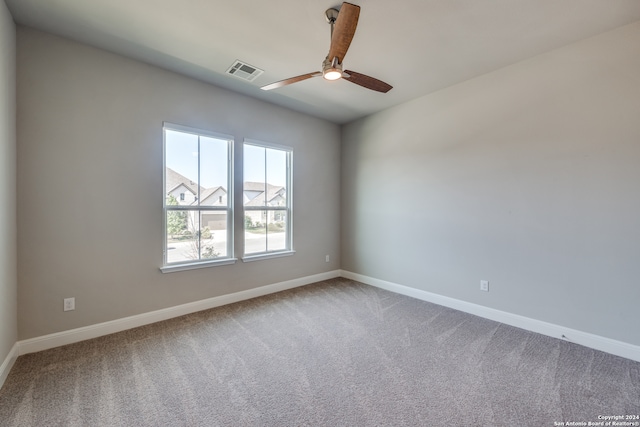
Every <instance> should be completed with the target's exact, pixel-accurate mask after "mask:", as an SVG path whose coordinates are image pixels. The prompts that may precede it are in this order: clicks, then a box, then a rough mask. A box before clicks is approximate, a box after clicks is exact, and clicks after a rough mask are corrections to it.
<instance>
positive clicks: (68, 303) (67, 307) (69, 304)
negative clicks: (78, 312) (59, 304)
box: [64, 298, 76, 311]
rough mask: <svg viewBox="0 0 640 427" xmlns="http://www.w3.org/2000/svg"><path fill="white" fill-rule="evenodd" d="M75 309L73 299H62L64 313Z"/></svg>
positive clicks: (74, 300)
mask: <svg viewBox="0 0 640 427" xmlns="http://www.w3.org/2000/svg"><path fill="white" fill-rule="evenodd" d="M75 309H76V299H75V298H65V299H64V311H71V310H75Z"/></svg>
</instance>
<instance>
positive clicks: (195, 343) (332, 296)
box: [0, 279, 640, 427]
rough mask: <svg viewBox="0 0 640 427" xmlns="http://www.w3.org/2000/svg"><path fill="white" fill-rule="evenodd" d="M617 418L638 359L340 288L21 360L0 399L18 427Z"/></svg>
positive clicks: (633, 399) (3, 416)
mask: <svg viewBox="0 0 640 427" xmlns="http://www.w3.org/2000/svg"><path fill="white" fill-rule="evenodd" d="M618 415H623V416H624V415H628V416H631V417H633V416H634V415H640V363H638V362H634V361H631V360H628V359H624V358H620V357H616V356H612V355H609V354H606V353H602V352H599V351H596V350H591V349H588V348H585V347H582V346H579V345H575V344H572V343H569V342H566V341H562V340H558V339H554V338H550V337H546V336H542V335H538V334H535V333H531V332H527V331H524V330H521V329H517V328H513V327H510V326H506V325H504V324H500V323H496V322H493V321H489V320H486V319H482V318H479V317H476V316H472V315H469V314H466V313H462V312H459V311H456V310H452V309H449V308H445V307H441V306H438V305H434V304H430V303H427V302H424V301H419V300H416V299H412V298H409V297H406V296H402V295H397V294H394V293H391V292H387V291H384V290H380V289H377V288H374V287H371V286H367V285H363V284H361V283H358V282H354V281H351V280H347V279H332V280H328V281H324V282H320V283H316V284H313V285H308V286H305V287H302V288H297V289H293V290H290V291H286V292H280V293H277V294H273V295H268V296H265V297H261V298H257V299H253V300H249V301H244V302H240V303H236V304H231V305H228V306H224V307H219V308H215V309H211V310H206V311H202V312H198V313H194V314H190V315H187V316H182V317H179V318H175V319H171V320H168V321H164V322H159V323H155V324H152V325H148V326H143V327H139V328H136V329H131V330H128V331H124V332H120V333H117V334H113V335H108V336H105V337H100V338H96V339H92V340H88V341H83V342H80V343H76V344H72V345H67V346H64V347H59V348H55V349H51V350H47V351H42V352H39V353H34V354H28V355H23V356H20V357H19V358H18V360H17V361H16V363H15V365H14V367H13V369H12V371H11V373H10V374H9V376H8V378H7V380H6V382H5V385H4V387H3V388H2V389H1V390H0V425H2V426H21V427H22V426H536V427H537V426H554V425H561V424H560V423H568V422H578V423H582V422H584V423H585V424H584V425H587V423H588V422H592V423H593V422H598V421H603V420H602V419H601V418H599V417H603V416H618ZM620 421H625V420H620ZM628 421H629V422H632V423H633V422H636V421H640V420H633V419H631V420H628ZM565 425H570V424H565ZM577 425H581V424H577ZM603 425H604V424H603ZM623 425H624V424H623ZM628 425H633V424H628Z"/></svg>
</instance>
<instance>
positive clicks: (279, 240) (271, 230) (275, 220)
mask: <svg viewBox="0 0 640 427" xmlns="http://www.w3.org/2000/svg"><path fill="white" fill-rule="evenodd" d="M267 214H268V217H269V220H268V222H267V250H268V251H283V250H286V249H287V233H286V231H287V213H286V211H268V212H267Z"/></svg>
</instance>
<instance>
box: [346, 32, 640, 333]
mask: <svg viewBox="0 0 640 427" xmlns="http://www.w3.org/2000/svg"><path fill="white" fill-rule="evenodd" d="M638 46H640V23H635V24H632V25H629V26H625V27H621V28H619V29H617V30H614V31H612V32H609V33H605V34H602V35H600V36H597V37H594V38H591V39H588V40H584V41H581V42H579V43H576V44H572V45H569V46H566V47H564V48H561V49H558V50H555V51H552V52H550V53H547V54H544V55H541V56H538V57H535V58H533V59H530V60H527V61H524V62H521V63H518V64H515V65H513V66H510V67H507V68H504V69H501V70H499V71H496V72H493V73H490V74H487V75H484V76H481V77H479V78H475V79H472V80H470V81H467V82H464V83H462V84H459V85H456V86H454V87H451V88H447V89H445V90H442V91H439V92H437V93H434V94H432V95H429V96H426V97H422V98H419V99H416V100H414V101H412V102H409V103H406V104H403V105H400V106H397V107H394V108H392V109H389V110H387V111H384V112H381V113H379V114H375V115H373V116H370V117H367V118H364V119H362V120H359V121H356V122H353V123H351V124H349V125H346V126H345V127H344V128H343V131H342V143H343V147H342V268H343V269H344V270H347V271H351V272H354V273H358V274H362V275H365V276H369V277H372V278H376V279H381V280H386V281H389V282H394V283H397V284H401V285H405V286H409V287H413V288H417V289H421V290H426V291H430V292H433V293H436V294H440V295H444V296H448V297H452V298H456V299H459V300H463V301H467V302H471V303H475V304H480V305H484V306H487V307H491V308H495V309H498V310H502V311H506V312H510V313H515V314H519V315H522V316H526V317H529V318H533V319H537V320H542V321H546V322H550V323H553V324H557V325H560V326H565V327H568V328H572V329H576V330H581V331H584V332H588V333H592V334H596V335H599V336H603V337H608V338H612V339H616V340H620V341H623V342H627V343H630V344H635V345H639V344H640V332H639V330H638V323H637V313H638V301H640V286H638V278H639V277H640V259H639V255H640V191H639V190H638V183H640V120H638V113H639V112H640V55H638ZM434 66H437V64H434ZM481 279H485V280H489V281H490V292H489V293H485V292H480V291H479V284H480V280H481Z"/></svg>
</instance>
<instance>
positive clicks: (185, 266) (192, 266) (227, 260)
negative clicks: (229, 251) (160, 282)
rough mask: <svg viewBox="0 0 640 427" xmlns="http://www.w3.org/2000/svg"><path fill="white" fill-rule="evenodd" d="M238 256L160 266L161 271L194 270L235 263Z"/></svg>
mask: <svg viewBox="0 0 640 427" xmlns="http://www.w3.org/2000/svg"><path fill="white" fill-rule="evenodd" d="M237 260H238V258H225V259H220V260H212V261H205V262H194V263H191V264H176V265H165V266H164V267H160V271H162V272H163V273H175V272H176V271H185V270H196V269H198V268H207V267H217V266H219V265H229V264H235V263H236V261H237Z"/></svg>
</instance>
